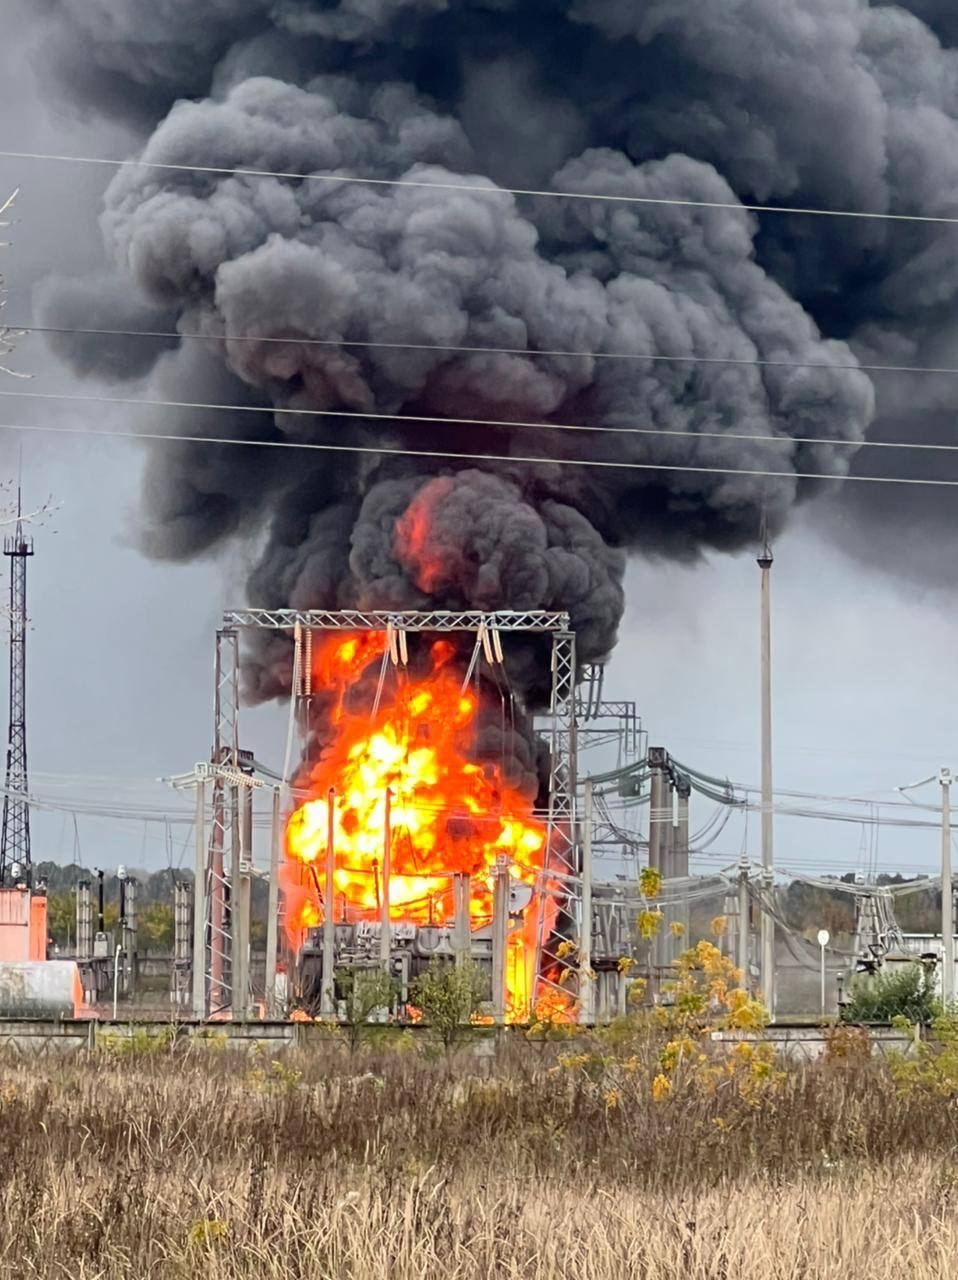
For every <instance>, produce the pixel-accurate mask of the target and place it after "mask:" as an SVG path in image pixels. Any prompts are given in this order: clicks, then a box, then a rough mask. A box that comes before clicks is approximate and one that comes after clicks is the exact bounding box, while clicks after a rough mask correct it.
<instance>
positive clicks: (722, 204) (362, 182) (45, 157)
mask: <svg viewBox="0 0 958 1280" xmlns="http://www.w3.org/2000/svg"><path fill="white" fill-rule="evenodd" d="M0 159H4V160H41V161H49V162H51V163H56V164H76V165H100V166H103V167H105V168H111V169H131V168H138V169H154V170H158V171H160V172H166V173H209V174H213V175H216V176H219V177H224V178H282V179H284V180H286V181H290V182H325V183H330V184H333V185H336V186H347V185H359V186H364V187H411V188H414V189H419V190H427V191H430V190H435V191H456V192H461V193H467V194H469V195H508V196H532V197H536V198H543V199H548V200H599V201H602V202H604V203H609V204H634V205H664V206H667V207H675V208H684V209H727V210H729V211H731V212H733V213H779V214H798V215H803V216H809V217H815V218H855V219H865V220H868V221H878V222H923V223H932V224H938V225H942V226H956V225H958V217H950V216H947V215H944V214H923V213H887V212H884V211H882V210H877V209H815V208H808V207H804V206H799V205H769V204H742V203H741V202H740V201H738V200H686V199H681V198H679V197H675V196H636V195H629V194H627V193H626V192H621V193H620V192H596V191H555V190H552V191H549V190H545V191H543V190H536V189H533V188H526V187H500V186H498V185H494V184H493V183H491V182H489V181H488V180H487V179H484V178H477V181H476V182H425V181H422V180H420V179H416V178H368V177H367V178H364V177H359V176H357V175H355V174H340V173H292V172H285V171H283V170H281V169H240V168H229V167H225V166H219V165H205V164H173V163H170V162H163V161H159V160H143V159H126V160H117V159H111V158H109V157H107V156H68V155H56V154H54V153H50V152H44V151H0ZM437 167H438V166H437Z"/></svg>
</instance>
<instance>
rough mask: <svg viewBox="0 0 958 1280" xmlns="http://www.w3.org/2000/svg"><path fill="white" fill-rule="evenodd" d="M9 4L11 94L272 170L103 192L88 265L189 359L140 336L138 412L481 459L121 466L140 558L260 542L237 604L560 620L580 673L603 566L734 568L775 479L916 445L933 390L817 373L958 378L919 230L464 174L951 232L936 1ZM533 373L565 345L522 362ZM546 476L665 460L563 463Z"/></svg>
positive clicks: (786, 493)
mask: <svg viewBox="0 0 958 1280" xmlns="http://www.w3.org/2000/svg"><path fill="white" fill-rule="evenodd" d="M39 14H40V16H39V17H38V18H37V21H38V23H39V24H40V26H41V28H42V40H40V41H39V42H38V47H39V48H40V50H41V52H40V53H39V54H38V57H39V58H40V64H41V67H42V69H43V70H44V72H45V73H46V74H48V75H49V76H51V78H55V82H56V84H57V85H58V86H59V91H60V92H61V93H62V94H64V95H67V96H70V97H71V98H72V100H74V101H78V102H79V103H80V104H81V105H82V106H83V107H84V108H85V109H87V110H92V111H97V112H103V113H108V114H111V115H113V116H116V117H121V118H122V119H123V120H124V121H125V122H126V123H127V124H128V125H130V126H131V127H134V128H139V129H141V130H142V132H143V136H144V143H143V148H142V153H141V154H142V156H143V158H144V159H147V160H150V161H154V162H160V163H163V164H169V165H183V166H191V165H199V166H206V167H208V168H215V169H220V170H235V169H252V170H260V171H263V170H268V171H271V172H276V173H281V174H286V175H296V176H293V177H290V176H286V177H275V178H271V177H242V176H235V175H234V176H230V175H229V174H228V173H226V174H222V173H220V174H212V173H206V174H204V173H200V172H190V171H188V170H186V171H177V170H158V169H145V168H130V169H127V170H124V171H123V172H121V173H120V174H119V175H118V176H117V177H116V179H115V180H114V181H113V183H112V185H111V186H110V188H109V191H108V193H107V196H106V202H105V207H104V211H103V232H104V236H105V240H106V244H107V247H108V249H109V252H110V254H111V256H112V259H113V261H114V262H115V264H116V268H117V270H118V271H119V272H121V273H122V274H123V276H124V277H125V278H126V279H128V280H129V281H130V285H131V291H132V290H134V289H135V292H136V296H138V297H140V298H142V299H144V300H145V305H148V306H150V307H153V308H156V309H158V310H159V311H161V312H164V313H168V314H170V313H172V314H173V315H175V317H176V323H177V324H178V326H179V329H180V331H181V332H182V333H184V334H186V333H190V334H196V333H201V334H204V335H207V339H208V340H207V341H205V342H204V343H202V344H198V343H196V342H193V341H184V342H183V343H182V344H181V345H178V346H176V347H175V348H173V349H169V350H163V351H160V352H157V351H153V352H152V353H151V354H152V356H153V357H155V363H154V364H153V366H152V368H151V371H150V373H149V375H148V378H149V385H150V390H151V391H154V392H155V391H157V390H162V391H163V392H164V394H168V395H169V398H174V399H180V400H183V399H187V400H204V401H208V400H211V399H213V398H218V399H225V398H229V399H230V400H231V401H232V402H234V403H241V404H245V405H248V406H251V407H258V408H262V409H264V410H265V411H266V412H263V413H262V414H255V415H251V414H242V415H235V417H232V418H231V417H230V415H226V414H221V415H215V416H214V415H209V416H207V417H205V418H203V419H202V421H201V422H198V420H197V416H196V415H195V414H193V415H190V414H188V413H186V412H185V411H184V413H183V415H182V417H181V421H182V426H183V430H184V431H188V430H196V428H197V427H198V426H200V425H201V426H202V428H203V433H204V434H206V433H216V432H220V433H222V434H224V435H229V436H236V435H244V436H245V437H247V438H259V439H272V440H275V441H280V442H282V441H303V442H310V443H317V444H350V445H359V446H362V447H363V448H365V449H369V450H373V451H375V450H376V449H379V448H381V449H395V450H402V449H410V450H430V449H433V450H440V451H445V452H451V453H465V454H482V453H490V454H496V455H500V456H501V457H502V458H504V459H506V460H505V461H496V462H488V461H487V462H483V461H482V460H469V459H466V460H462V461H458V462H452V461H449V462H443V461H441V460H437V459H424V458H415V457H404V456H400V455H393V456H390V455H388V454H377V453H376V452H368V453H356V454H348V453H336V452H330V453H319V452H317V453H308V452H298V451H283V450H254V449H249V450H246V449H222V450H211V449H209V448H206V447H201V446H193V445H190V444H188V443H184V444H183V445H182V446H181V447H179V448H177V449H176V450H168V449H166V448H164V449H162V450H158V451H157V452H156V454H155V455H154V456H153V457H152V458H151V460H150V463H149V466H148V470H147V474H146V480H145V490H144V512H145V527H144V542H145V545H146V547H147V549H148V550H149V552H150V553H151V554H153V555H156V556H162V557H168V558H182V559H186V558H189V557H191V556H194V555H197V554H199V553H202V552H206V551H208V550H210V549H213V548H215V547H216V546H217V545H218V544H219V543H221V542H222V541H223V540H224V539H226V538H230V537H240V536H242V537H248V538H250V539H254V540H255V539H258V540H259V541H258V542H256V545H257V546H258V548H259V551H258V557H259V558H258V563H257V564H256V567H255V568H254V570H253V571H252V574H251V577H250V582H249V594H250V599H251V601H252V602H253V603H255V604H261V605H271V606H275V605H280V604H291V605H296V606H303V607H306V606H314V607H331V606H348V605H389V606H404V607H422V606H427V605H442V606H443V607H450V608H455V607H458V606H474V607H482V608H493V607H496V606H499V607H517V608H561V609H568V610H569V612H570V613H571V616H572V619H573V623H574V625H575V627H576V630H577V633H578V636H579V642H580V656H581V657H582V658H583V659H592V658H601V657H603V656H604V655H606V654H607V653H608V651H609V650H610V649H611V647H612V645H613V644H614V641H615V637H616V629H617V626H618V623H619V619H620V616H621V612H622V607H623V595H622V576H623V565H624V557H625V555H626V553H628V552H635V553H638V554H646V555H664V556H670V557H676V558H684V559H690V558H694V557H695V556H697V555H699V554H700V553H701V552H702V551H703V550H706V549H709V548H716V549H720V550H728V551H731V550H735V549H736V548H740V547H742V546H744V545H747V544H748V543H750V542H751V541H753V540H754V539H755V538H756V536H757V534H758V531H759V528H760V525H761V522H762V519H763V516H765V517H767V519H768V521H769V523H770V524H771V527H772V528H773V529H775V528H778V527H780V526H781V525H782V523H783V522H784V521H785V519H786V518H787V516H788V514H789V512H790V511H791V510H792V509H793V507H794V506H795V504H796V503H798V502H801V501H802V500H803V499H805V498H807V497H809V496H810V495H812V494H813V493H815V492H816V491H817V490H818V489H819V488H820V487H821V486H819V485H816V483H815V481H814V480H809V479H806V478H803V476H804V475H806V474H807V473H811V474H815V473H827V474H829V475H837V476H842V475H844V474H846V473H847V472H848V470H849V468H851V467H853V466H854V467H856V468H862V467H866V466H869V465H871V454H872V452H874V451H868V450H866V451H863V452H862V453H861V454H858V456H857V458H856V451H857V446H858V445H859V444H860V443H861V442H862V441H863V440H864V439H865V438H866V436H867V433H868V432H869V430H872V429H877V430H878V431H880V432H884V433H885V435H886V436H888V435H889V434H891V435H897V436H898V438H902V436H903V435H904V434H905V433H907V432H912V433H913V434H914V435H915V437H916V438H918V439H920V438H921V436H922V432H923V431H924V430H925V429H926V428H925V421H926V419H925V417H924V416H922V411H923V409H924V408H926V407H935V408H939V409H940V408H941V404H940V402H941V400H942V398H943V392H942V388H941V387H940V386H937V387H932V386H931V385H930V384H927V383H919V382H915V381H913V382H912V383H909V384H908V387H909V388H910V390H903V389H902V384H901V383H900V382H894V385H893V386H891V385H889V384H888V383H887V380H883V381H882V382H881V383H879V384H878V385H877V391H878V405H877V407H878V417H877V419H876V416H875V414H876V400H875V392H876V386H875V385H873V382H872V381H871V380H870V379H869V377H867V376H866V375H865V374H863V373H862V372H861V371H860V370H858V369H857V368H856V367H855V366H856V360H864V361H867V362H869V363H873V362H882V363H888V362H893V363H922V362H923V361H927V360H928V359H929V358H930V356H931V355H934V357H935V359H936V362H937V363H946V362H950V363H951V364H958V352H956V350H955V348H956V346H958V342H956V335H955V331H954V325H953V323H951V324H949V323H948V320H949V318H950V315H951V311H952V310H953V300H954V296H955V293H956V290H958V253H956V252H955V249H956V247H958V245H956V241H958V236H956V234H955V228H951V227H948V226H943V225H937V224H932V223H924V224H921V223H917V224H910V223H903V222H894V221H880V220H875V219H870V218H861V219H854V218H828V217H808V216H801V215H785V214H766V215H756V214H753V213H748V212H746V211H744V210H742V209H736V208H732V209H728V208H709V207H688V206H672V205H669V204H629V203H623V202H621V201H616V200H599V199H596V200H589V199H568V198H547V197H545V196H538V195H533V194H527V195H521V196H514V195H510V194H508V193H506V192H503V191H502V189H501V188H502V187H504V186H509V187H516V188H521V189H523V190H524V191H527V192H534V191H553V192H566V193H579V194H581V195H584V196H585V195H594V196H609V197H613V196H635V197H644V198H652V199H655V200H662V201H668V200H670V199H678V200H689V201H696V202H702V203H703V204H706V205H707V204H713V205H714V204H721V205H728V204H732V205H735V204H736V203H742V204H758V205H761V204H779V205H787V206H791V207H800V208H806V207H812V208H820V209H828V208H840V209H845V210H850V211H860V212H872V213H876V212H877V213H897V214H911V213H917V214H923V215H936V216H946V217H952V216H956V215H958V53H956V52H955V51H954V50H953V49H952V47H951V43H950V42H952V41H954V40H958V21H956V19H955V16H954V12H953V6H951V5H950V4H946V3H945V2H944V0H940V2H939V0H910V2H909V3H908V4H907V5H904V6H891V5H884V4H877V3H868V2H867V0H790V2H789V3H782V0H740V3H737V4H736V5H734V6H732V5H722V4H703V3H701V0H649V2H648V3H642V4H638V3H636V2H635V0H539V2H538V3H532V0H457V2H456V3H451V0H339V2H338V3H336V2H334V0H206V3H204V4H202V5H197V4H196V3H195V0H162V2H160V0H157V2H155V3H153V4H151V5H149V6H145V5H143V4H142V3H139V2H138V0H83V3H79V0H42V3H41V4H40V6H39ZM307 175H318V176H319V178H320V179H321V180H317V179H316V178H312V179H311V178H309V177H307ZM337 176H339V177H349V176H352V177H355V176H359V177H362V178H368V179H388V180H394V179H405V180H407V181H408V182H413V183H419V184H447V185H448V184H451V185H453V186H454V187H455V188H457V189H455V190H448V189H447V190H430V189H428V187H427V186H425V185H419V186H413V185H407V186H385V185H384V186H376V185H368V184H365V185H364V184H362V183H355V182H343V181H336V178H337ZM86 287H87V288H88V289H89V290H90V293H91V298H92V302H91V305H92V306H93V307H94V309H96V310H97V312H98V313H99V312H101V311H102V310H103V307H104V302H103V295H102V294H101V293H99V292H98V287H97V285H96V282H87V285H86ZM114 287H115V286H114V285H113V284H110V285H109V288H110V289H113V288H114ZM70 296H71V295H68V298H69V297H70ZM75 296H76V295H75V292H74V294H73V295H72V297H73V298H74V299H75ZM48 302H49V309H50V311H51V313H55V311H56V304H55V298H54V299H53V300H52V301H50V300H48ZM64 305H66V304H64ZM137 305H138V306H139V305H140V304H139V303H138V304H137ZM310 340H312V343H310ZM397 344H412V345H411V346H402V345H397ZM454 348H458V350H456V349H454ZM463 348H482V349H486V350H479V351H476V350H470V351H466V350H463ZM489 348H507V349H508V354H503V353H499V352H494V351H490V350H488V349H489ZM106 350H107V348H106V347H104V351H106ZM121 350H122V351H123V352H127V355H126V357H125V360H126V364H125V366H124V365H123V359H122V358H121V356H118V355H117V349H116V348H115V347H114V348H111V349H109V354H108V355H107V356H106V357H105V360H106V364H105V370H104V371H105V372H106V373H108V374H109V376H111V377H113V378H119V377H123V376H127V375H130V376H142V375H143V362H144V354H143V352H144V348H143V347H142V346H139V347H138V346H136V345H135V343H134V342H133V341H132V340H131V341H130V342H129V343H127V345H125V346H123V347H122V348H121ZM563 352H579V353H583V354H578V355H574V356H569V355H564V354H546V353H563ZM624 356H638V357H639V358H635V359H624V358H619V357H624ZM683 356H684V357H689V359H687V360H684V361H683V360H682V359H681V357H683ZM693 357H694V359H692V358H693ZM90 358H91V349H90V348H89V347H87V348H84V350H83V352H82V353H81V354H80V355H79V356H78V359H79V361H80V363H81V365H82V367H83V368H84V370H85V371H87V370H88V367H89V366H88V361H89V359H90ZM302 409H313V410H342V411H347V412H349V413H352V414H357V415H360V416H358V417H349V418H335V417H328V416H327V417H321V416H315V417H310V416H302V415H300V414H294V413H292V412H291V411H292V410H302ZM374 414H375V415H389V417H388V418H387V419H386V420H383V418H381V417H373V416H371V415H374ZM367 415H368V416H367ZM416 417H420V418H421V417H432V418H449V419H453V420H456V419H462V418H473V419H475V418H482V419H490V420H493V421H495V422H497V423H502V424H503V425H496V426H476V425H467V424H463V423H460V424H457V423H456V422H455V421H452V422H449V423H433V424H428V423H423V422H421V421H415V420H414V419H415V418H416ZM169 421H170V419H169V415H165V416H164V422H165V423H166V424H167V425H168V424H169ZM876 421H877V427H873V425H872V424H873V422H876ZM509 422H513V423H515V422H527V423H541V424H547V425H545V426H508V425H504V424H506V423H509ZM548 424H573V425H579V426H583V425H584V426H588V427H592V428H598V427H601V428H605V430H602V431H596V430H591V431H577V430H562V429H557V428H555V427H553V428H550V426H549V425H548ZM929 429H930V430H933V431H940V429H941V422H940V418H939V419H932V420H931V425H930V427H929ZM656 432H659V433H660V434H655V433H656ZM769 436H771V437H774V441H772V442H769V441H768V440H767V439H765V437H769ZM539 456H542V457H544V458H545V457H547V458H548V459H550V461H541V462H538V461H526V460H524V459H529V458H532V459H535V458H537V457H539ZM582 461H588V462H593V463H614V464H643V465H648V464H652V465H654V466H657V467H662V468H668V467H670V466H674V467H693V468H703V470H701V471H681V470H679V471H669V470H667V469H664V470H643V469H638V468H633V469H629V468H628V467H627V466H623V465H616V466H610V467H587V466H580V465H564V464H566V463H568V464H574V463H577V462H582ZM889 465H891V464H889ZM895 465H896V466H897V467H898V468H899V473H900V471H901V468H905V467H914V466H915V465H916V464H914V463H910V462H909V461H908V459H907V456H904V455H901V454H898V455H897V456H896V460H895ZM709 468H710V469H712V470H711V471H710V470H706V469H709ZM734 471H738V472H740V473H743V474H738V475H736V474H726V472H734ZM769 471H771V472H776V473H778V474H777V475H775V476H760V475H750V474H744V473H747V472H769ZM885 500H886V501H887V499H885ZM413 509H415V510H419V511H420V512H427V513H428V516H429V519H430V520H431V521H432V524H431V528H432V531H433V544H432V546H431V548H430V557H431V558H430V559H429V563H428V564H426V563H424V562H423V556H422V555H421V554H420V553H419V552H417V550H416V548H415V546H414V545H412V542H411V541H410V540H409V539H404V537H403V536H402V530H403V528H404V527H405V526H404V521H407V523H408V518H409V517H408V513H409V512H410V510H413ZM875 510H876V506H875V502H874V499H872V502H871V506H870V507H868V508H867V509H866V512H872V513H873V512H874V511H875ZM413 541H414V540H413ZM283 661H284V659H283V656H282V655H281V654H278V653H276V652H274V651H273V650H272V649H269V648H267V649H264V650H263V652H262V654H261V655H260V657H259V660H258V661H257V662H254V663H253V664H252V666H251V668H250V670H251V678H252V680H253V683H254V685H255V687H256V689H257V691H258V692H259V694H260V695H261V696H270V695H272V694H275V693H278V692H281V691H282V688H283V686H284V677H283V670H284V669H283ZM535 667H536V663H535V662H533V661H532V660H531V659H530V660H528V661H527V662H526V666H525V668H524V670H525V676H524V678H525V679H526V681H527V687H530V688H534V680H533V676H532V672H533V671H534V669H535ZM285 687H288V685H287V686H285Z"/></svg>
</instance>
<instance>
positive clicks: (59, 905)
mask: <svg viewBox="0 0 958 1280" xmlns="http://www.w3.org/2000/svg"><path fill="white" fill-rule="evenodd" d="M127 877H128V878H132V879H134V880H135V881H136V887H137V917H138V931H139V946H140V949H141V951H168V950H169V949H170V948H171V947H172V945H173V885H174V883H175V882H176V881H177V880H181V881H185V882H187V883H188V884H189V885H190V886H191V887H192V884H193V873H192V871H186V870H178V869H177V870H173V869H171V868H164V869H163V870H162V871H140V870H138V869H137V868H135V867H129V868H127ZM33 879H34V883H36V882H37V881H41V880H45V881H46V884H47V893H48V909H47V916H48V930H49V934H50V937H51V938H52V939H53V941H54V942H55V943H56V944H57V946H59V947H64V948H68V947H69V946H71V945H72V943H74V942H75V940H76V886H77V883H78V881H80V880H89V882H90V888H91V892H92V894H93V910H94V913H95V912H96V909H97V901H96V895H97V873H96V870H95V869H94V868H91V867H81V866H79V865H78V864H77V863H75V862H71V863H67V865H66V866H62V867H61V866H60V865H59V864H58V863H56V862H35V863H34V864H33ZM267 893H268V890H267V886H266V883H265V881H262V880H254V881H253V885H252V907H251V916H252V922H251V940H252V942H253V945H254V946H256V945H260V944H263V943H265V941H266V915H267ZM103 898H104V909H103V916H104V923H105V925H106V928H107V930H108V931H109V930H112V929H115V928H116V925H117V922H118V920H119V915H120V881H119V879H118V877H117V875H116V873H115V872H110V873H108V874H105V875H104V877H103ZM95 927H96V923H95V921H94V928H95Z"/></svg>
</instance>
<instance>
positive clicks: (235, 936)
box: [230, 787, 253, 1022]
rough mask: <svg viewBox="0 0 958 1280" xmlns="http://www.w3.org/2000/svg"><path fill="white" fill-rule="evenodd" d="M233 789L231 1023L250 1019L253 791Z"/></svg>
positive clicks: (247, 788) (249, 788)
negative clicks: (240, 791) (239, 792)
mask: <svg viewBox="0 0 958 1280" xmlns="http://www.w3.org/2000/svg"><path fill="white" fill-rule="evenodd" d="M233 790H234V800H233V804H234V813H235V816H236V825H237V827H238V841H237V844H236V845H235V846H234V848H236V850H237V852H238V856H237V857H234V859H233V866H232V872H233V880H232V893H231V895H230V901H231V904H232V924H233V931H232V940H233V964H232V979H233V981H232V1011H233V1021H234V1022H246V1021H247V1020H248V1019H249V1016H250V980H249V966H250V909H251V906H252V902H251V897H252V893H251V876H252V870H253V790H252V788H251V787H245V788H244V789H243V791H242V793H241V795H239V794H237V793H238V790H239V789H238V788H233Z"/></svg>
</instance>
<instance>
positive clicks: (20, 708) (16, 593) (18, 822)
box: [0, 489, 33, 885]
mask: <svg viewBox="0 0 958 1280" xmlns="http://www.w3.org/2000/svg"><path fill="white" fill-rule="evenodd" d="M22 515H23V508H22V506H21V503H20V491H19V489H18V490H17V527H16V532H15V533H14V535H13V537H12V538H9V537H8V538H4V540H3V554H4V555H5V556H9V558H10V729H9V733H8V736H7V774H6V790H5V792H4V797H3V835H2V837H0V885H3V884H6V883H8V882H9V881H11V880H18V879H26V881H27V883H29V882H30V802H29V800H28V798H27V797H28V783H27V684H26V680H27V560H28V558H29V557H30V556H32V555H33V539H32V538H25V537H24V536H23V520H22Z"/></svg>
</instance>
